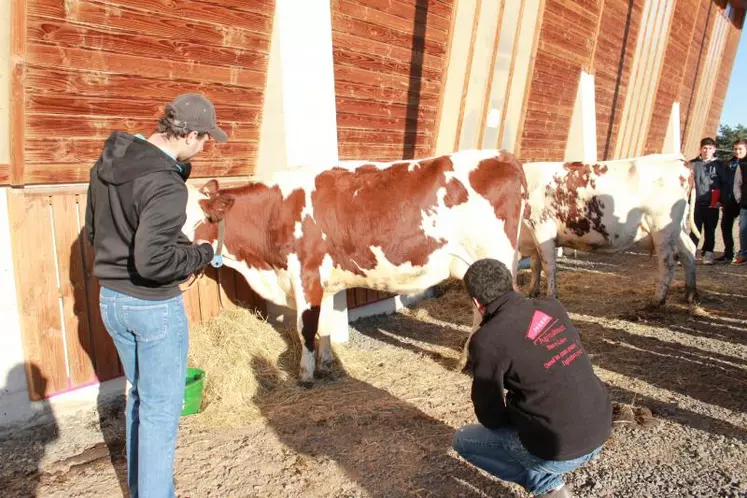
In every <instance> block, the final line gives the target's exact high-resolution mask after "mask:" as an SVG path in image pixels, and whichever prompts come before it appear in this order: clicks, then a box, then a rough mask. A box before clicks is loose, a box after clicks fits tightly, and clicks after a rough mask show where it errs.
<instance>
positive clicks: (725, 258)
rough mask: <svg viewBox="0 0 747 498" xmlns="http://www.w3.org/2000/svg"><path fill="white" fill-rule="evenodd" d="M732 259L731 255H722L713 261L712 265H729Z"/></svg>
mask: <svg viewBox="0 0 747 498" xmlns="http://www.w3.org/2000/svg"><path fill="white" fill-rule="evenodd" d="M732 259H733V256H732V255H731V254H723V255H721V256H719V257H718V258H716V259H714V260H713V262H714V263H722V264H729V263H731V260H732Z"/></svg>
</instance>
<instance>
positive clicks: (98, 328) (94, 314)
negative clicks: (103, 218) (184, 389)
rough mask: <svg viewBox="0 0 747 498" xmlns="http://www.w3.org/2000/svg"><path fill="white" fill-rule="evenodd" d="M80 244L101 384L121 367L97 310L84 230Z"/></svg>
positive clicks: (83, 202) (90, 249)
mask: <svg viewBox="0 0 747 498" xmlns="http://www.w3.org/2000/svg"><path fill="white" fill-rule="evenodd" d="M86 200H87V196H86V194H81V195H80V196H79V197H78V202H80V205H81V210H80V213H79V214H80V226H81V227H85V223H86V221H85V220H86V218H85V216H86V209H85V206H86ZM82 232H83V233H82V234H81V239H80V240H81V244H83V269H84V272H85V276H86V278H85V284H86V285H85V289H86V302H87V303H88V326H89V328H90V330H91V339H92V341H93V354H94V362H93V367H94V370H95V372H96V378H98V379H99V381H101V382H103V381H105V380H109V379H113V378H115V377H119V376H121V375H122V374H123V370H122V365H121V363H120V362H119V356H118V355H117V349H116V348H115V347H114V342H112V338H111V336H110V335H109V332H107V331H106V327H104V322H103V321H102V320H101V309H100V308H99V290H100V286H99V281H98V279H97V278H96V276H95V275H94V274H93V256H94V252H93V246H92V245H91V244H90V243H89V242H88V237H87V236H86V234H85V229H83V230H82Z"/></svg>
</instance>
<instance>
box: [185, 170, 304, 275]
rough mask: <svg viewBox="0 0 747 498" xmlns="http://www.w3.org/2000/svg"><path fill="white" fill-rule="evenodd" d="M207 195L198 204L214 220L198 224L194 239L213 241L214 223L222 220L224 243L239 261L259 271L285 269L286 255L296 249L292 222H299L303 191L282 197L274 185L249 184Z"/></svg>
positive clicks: (215, 233)
mask: <svg viewBox="0 0 747 498" xmlns="http://www.w3.org/2000/svg"><path fill="white" fill-rule="evenodd" d="M210 195H211V196H210V198H209V199H203V200H201V201H200V205H201V206H202V208H203V210H204V211H205V214H206V215H207V216H208V218H209V219H211V221H213V223H203V224H201V225H200V226H198V227H197V229H196V231H195V238H197V239H204V240H209V241H214V240H215V239H216V238H217V236H218V229H217V226H216V225H215V222H217V221H219V220H220V219H223V220H225V223H226V234H225V240H224V244H225V246H226V249H227V250H228V251H229V252H230V253H232V254H234V255H235V256H236V258H237V259H238V260H239V261H244V262H245V263H246V264H247V265H248V266H249V267H251V268H256V269H260V270H269V269H270V268H282V269H287V266H288V255H289V254H290V253H292V252H294V250H295V247H294V243H295V238H294V236H293V231H294V229H295V223H296V222H297V221H301V210H302V209H303V207H304V204H305V195H304V192H303V191H302V190H300V189H299V190H295V191H293V192H292V193H291V194H290V195H289V196H288V197H287V198H285V199H283V194H282V192H281V191H280V188H279V187H277V186H275V187H268V186H266V185H263V184H261V183H250V184H248V185H243V186H241V187H234V188H229V189H224V190H216V191H215V192H213V193H212V194H210Z"/></svg>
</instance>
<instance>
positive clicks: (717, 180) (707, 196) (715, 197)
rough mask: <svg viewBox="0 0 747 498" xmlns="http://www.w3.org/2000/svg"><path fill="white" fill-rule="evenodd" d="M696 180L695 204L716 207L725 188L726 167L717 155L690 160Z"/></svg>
mask: <svg viewBox="0 0 747 498" xmlns="http://www.w3.org/2000/svg"><path fill="white" fill-rule="evenodd" d="M690 166H691V167H692V171H693V179H694V181H695V205H696V206H701V207H716V203H717V202H719V200H720V197H721V189H722V188H723V185H722V183H723V178H724V177H723V175H724V167H723V164H721V161H719V160H718V159H717V158H716V157H714V158H713V159H712V160H710V161H707V162H706V161H704V160H703V159H701V158H700V156H698V157H697V158H695V159H693V160H691V161H690Z"/></svg>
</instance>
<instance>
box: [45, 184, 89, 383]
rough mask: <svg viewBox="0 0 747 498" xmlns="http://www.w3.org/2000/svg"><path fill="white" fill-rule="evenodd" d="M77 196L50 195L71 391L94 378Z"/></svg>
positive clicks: (71, 194)
mask: <svg viewBox="0 0 747 498" xmlns="http://www.w3.org/2000/svg"><path fill="white" fill-rule="evenodd" d="M77 197H78V196H77V195H76V194H73V193H70V194H56V195H52V215H53V221H54V238H55V249H56V251H57V269H58V271H59V278H60V295H61V297H62V319H63V322H62V323H63V324H64V333H65V339H66V341H65V346H66V353H67V362H68V367H69V371H70V387H72V388H74V387H78V386H81V385H83V384H87V383H89V382H91V381H94V380H95V378H96V376H95V374H94V368H93V363H94V353H93V347H92V346H93V341H92V340H91V331H90V327H89V324H88V302H87V300H86V288H85V276H84V272H83V252H82V248H81V246H80V228H79V224H80V219H79V215H78V209H77V207H78V205H77V200H78V199H77ZM84 209H85V205H84Z"/></svg>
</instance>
